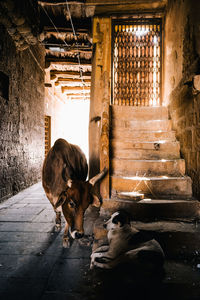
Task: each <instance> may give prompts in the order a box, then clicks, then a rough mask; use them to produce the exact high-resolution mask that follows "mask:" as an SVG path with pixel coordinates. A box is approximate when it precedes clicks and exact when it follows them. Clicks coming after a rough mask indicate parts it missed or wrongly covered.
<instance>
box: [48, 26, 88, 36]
mask: <svg viewBox="0 0 200 300" xmlns="http://www.w3.org/2000/svg"><path fill="white" fill-rule="evenodd" d="M43 32H44V33H49V34H55V33H58V32H59V33H66V34H67V33H73V31H72V27H71V26H70V27H57V28H56V29H55V28H53V27H51V26H44V29H43ZM84 33H85V34H90V30H88V28H77V29H76V35H79V34H84Z"/></svg>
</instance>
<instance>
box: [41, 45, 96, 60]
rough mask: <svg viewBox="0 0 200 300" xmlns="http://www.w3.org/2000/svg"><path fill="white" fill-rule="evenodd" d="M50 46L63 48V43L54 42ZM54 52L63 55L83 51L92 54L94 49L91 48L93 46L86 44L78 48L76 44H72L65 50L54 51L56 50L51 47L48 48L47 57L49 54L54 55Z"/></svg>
mask: <svg viewBox="0 0 200 300" xmlns="http://www.w3.org/2000/svg"><path fill="white" fill-rule="evenodd" d="M45 46H46V44H45ZM49 46H50V45H49ZM63 46H64V45H63ZM50 47H52V48H53V47H55V48H56V47H59V48H62V47H61V45H54V44H52V45H51V46H50ZM64 47H65V48H67V47H66V46H64ZM52 53H58V54H61V55H69V54H70V53H73V54H76V53H83V54H91V55H92V50H91V47H90V48H89V47H88V48H86V47H84V46H81V47H79V48H78V49H77V47H76V46H72V47H69V48H67V49H66V50H65V51H56V50H55V51H54V50H51V49H48V48H47V49H46V54H47V57H48V56H53V55H52Z"/></svg>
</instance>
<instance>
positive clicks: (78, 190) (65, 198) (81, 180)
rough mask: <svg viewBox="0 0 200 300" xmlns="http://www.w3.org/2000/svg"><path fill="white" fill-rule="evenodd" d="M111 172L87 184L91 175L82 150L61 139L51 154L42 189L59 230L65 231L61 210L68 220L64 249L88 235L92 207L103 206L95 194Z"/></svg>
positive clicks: (47, 158) (46, 159) (43, 176)
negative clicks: (88, 211)
mask: <svg viewBox="0 0 200 300" xmlns="http://www.w3.org/2000/svg"><path fill="white" fill-rule="evenodd" d="M106 172H107V170H106V169H104V170H103V171H102V172H101V173H99V174H98V175H96V176H95V177H94V178H92V179H90V181H85V180H86V178H87V173H88V165H87V160H86V158H85V155H84V153H83V152H82V151H81V149H80V148H79V147H78V146H76V145H72V144H69V143H68V142H67V141H66V140H64V139H58V140H57V141H56V142H55V144H54V146H53V147H52V148H51V149H50V150H49V153H48V154H47V157H46V158H45V160H44V164H43V170H42V185H43V188H44V190H45V193H46V195H47V198H48V199H49V201H50V202H51V204H52V206H53V208H54V210H55V212H56V228H57V230H59V229H60V227H61V207H62V211H63V214H64V217H65V220H66V226H65V231H64V237H63V247H65V248H66V247H69V246H70V243H69V234H68V232H69V233H70V234H71V236H72V238H74V239H75V238H81V237H83V235H84V229H83V217H84V212H85V210H86V209H87V208H88V206H89V204H92V205H94V206H100V201H99V199H98V197H97V196H96V195H94V194H92V192H91V190H92V186H94V185H95V183H96V182H97V181H99V180H100V179H101V178H102V177H103V176H104V175H105V173H106Z"/></svg>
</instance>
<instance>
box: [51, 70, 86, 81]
mask: <svg viewBox="0 0 200 300" xmlns="http://www.w3.org/2000/svg"><path fill="white" fill-rule="evenodd" d="M61 76H62V77H61ZM50 78H51V80H54V79H56V78H61V79H64V78H65V79H70V80H71V79H72V78H73V79H75V78H76V79H80V72H78V71H57V70H51V71H50ZM82 78H83V79H89V80H90V79H91V72H84V73H82Z"/></svg>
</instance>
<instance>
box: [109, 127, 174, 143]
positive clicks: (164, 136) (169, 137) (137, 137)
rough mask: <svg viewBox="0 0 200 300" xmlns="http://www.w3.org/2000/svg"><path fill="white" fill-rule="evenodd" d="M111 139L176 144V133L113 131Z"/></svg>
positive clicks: (132, 130) (133, 130)
mask: <svg viewBox="0 0 200 300" xmlns="http://www.w3.org/2000/svg"><path fill="white" fill-rule="evenodd" d="M111 138H116V139H119V140H120V139H121V140H123V139H129V140H131V141H132V142H137V143H139V142H157V141H170V142H175V141H176V136H175V131H162V130H157V131H150V130H149V131H148V130H135V129H126V130H125V129H113V130H112V131H111Z"/></svg>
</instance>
